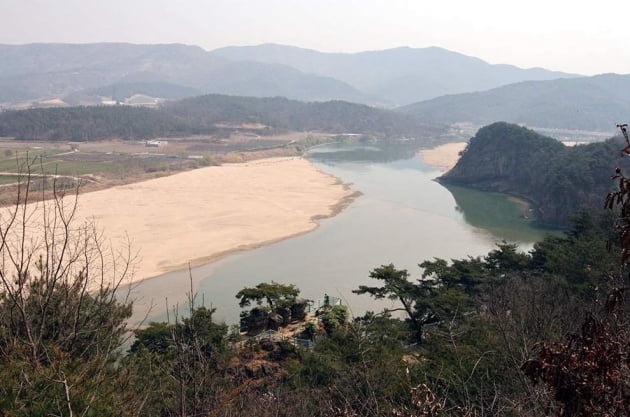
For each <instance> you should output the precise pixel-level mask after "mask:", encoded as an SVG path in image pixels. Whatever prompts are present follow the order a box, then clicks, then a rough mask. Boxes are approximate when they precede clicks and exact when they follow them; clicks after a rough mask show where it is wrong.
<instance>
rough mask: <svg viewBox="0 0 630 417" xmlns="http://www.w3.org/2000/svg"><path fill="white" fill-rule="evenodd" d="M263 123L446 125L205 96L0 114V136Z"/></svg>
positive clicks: (141, 134)
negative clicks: (155, 105)
mask: <svg viewBox="0 0 630 417" xmlns="http://www.w3.org/2000/svg"><path fill="white" fill-rule="evenodd" d="M247 123H257V124H262V125H265V126H267V127H269V128H270V130H271V131H277V130H296V131H321V132H329V133H360V134H372V135H375V136H381V137H383V136H388V137H392V136H394V137H395V136H399V137H409V136H426V135H427V134H431V133H436V132H441V130H442V127H440V126H438V125H435V124H430V123H424V122H418V121H417V120H415V119H414V118H413V117H411V116H408V115H404V114H399V113H395V112H393V111H389V110H384V109H377V108H374V107H369V106H366V105H362V104H354V103H349V102H345V101H328V102H324V103H319V102H315V103H304V102H300V101H295V100H289V99H286V98H281V97H274V98H255V97H239V96H224V95H216V94H212V95H206V96H200V97H194V98H189V99H184V100H181V101H177V102H170V103H167V104H165V105H164V106H163V107H161V108H159V109H147V108H138V107H130V106H86V107H66V108H51V109H30V110H19V111H6V112H2V113H0V136H12V137H16V138H19V139H38V140H75V141H88V140H95V139H107V138H123V139H145V138H153V137H165V136H166V137H168V136H186V135H192V134H208V133H213V132H215V131H216V130H217V125H220V124H228V125H241V124H247Z"/></svg>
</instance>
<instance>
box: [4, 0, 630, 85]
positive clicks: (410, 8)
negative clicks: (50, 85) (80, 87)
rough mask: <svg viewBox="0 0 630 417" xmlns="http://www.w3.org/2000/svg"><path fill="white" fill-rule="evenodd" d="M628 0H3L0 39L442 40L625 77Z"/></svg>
mask: <svg viewBox="0 0 630 417" xmlns="http://www.w3.org/2000/svg"><path fill="white" fill-rule="evenodd" d="M629 17H630V1H628V0H616V1H613V0H598V1H588V2H579V1H575V0H571V1H565V0H559V1H556V0H528V1H523V0H519V1H516V0H422V1H399V0H387V1H386V0H356V1H355V0H336V1H331V0H313V1H312V0H205V1H204V0H0V43H8V44H21V43H31V42H68V43H70V42H72V43H88V42H132V43H185V44H193V45H199V46H201V47H203V48H204V49H208V50H211V49H214V48H218V47H221V46H228V45H257V44H261V43H267V42H273V43H281V44H287V45H295V46H301V47H305V48H312V49H317V50H320V51H327V52H356V51H363V50H376V49H386V48H392V47H396V46H411V47H426V46H441V47H443V48H446V49H450V50H453V51H457V52H461V53H464V54H467V55H473V56H477V57H479V58H482V59H484V60H486V61H488V62H491V63H509V64H514V65H518V66H521V67H533V66H539V67H545V68H548V69H554V70H561V71H567V72H577V73H582V74H597V73H603V72H617V73H624V74H626V73H630V23H629V20H630V19H629Z"/></svg>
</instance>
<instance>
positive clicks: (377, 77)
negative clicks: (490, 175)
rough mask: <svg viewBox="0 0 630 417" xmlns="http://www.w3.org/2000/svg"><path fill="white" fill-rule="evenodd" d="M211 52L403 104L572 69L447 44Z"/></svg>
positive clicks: (245, 48) (264, 47) (548, 76)
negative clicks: (512, 61) (490, 56)
mask: <svg viewBox="0 0 630 417" xmlns="http://www.w3.org/2000/svg"><path fill="white" fill-rule="evenodd" d="M213 54H215V55H218V56H221V57H223V58H227V59H231V60H235V61H255V62H265V63H276V64H283V65H288V66H291V67H293V68H297V69H299V70H301V71H303V72H306V73H312V74H317V75H320V76H327V77H332V78H335V79H338V80H341V81H344V82H346V83H348V84H350V85H352V86H354V87H355V88H357V89H359V90H360V91H362V92H364V93H366V94H369V95H371V96H374V97H381V98H383V99H385V100H387V101H389V102H390V103H392V104H395V105H403V104H409V103H413V102H416V101H421V100H427V99H431V98H434V97H438V96H442V95H445V94H456V93H462V92H470V91H480V90H487V89H489V88H493V87H498V86H501V85H505V84H510V83H514V82H518V81H524V80H550V79H556V78H563V77H573V76H575V75H574V74H567V73H562V72H554V71H548V70H545V69H542V68H531V69H522V68H518V67H515V66H512V65H492V64H489V63H487V62H485V61H483V60H481V59H479V58H474V57H470V56H466V55H462V54H459V53H456V52H451V51H448V50H446V49H442V48H437V47H429V48H409V47H400V48H394V49H387V50H383V51H368V52H359V53H323V52H318V51H314V50H311V49H303V48H297V47H293V46H285V45H276V44H264V45H259V46H243V47H234V46H233V47H226V48H221V49H217V50H215V51H213Z"/></svg>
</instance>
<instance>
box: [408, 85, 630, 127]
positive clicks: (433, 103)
mask: <svg viewBox="0 0 630 417" xmlns="http://www.w3.org/2000/svg"><path fill="white" fill-rule="evenodd" d="M629 91H630V75H617V74H603V75H597V76H593V77H581V78H574V79H558V80H550V81H527V82H521V83H516V84H511V85H507V86H503V87H499V88H494V89H491V90H488V91H482V92H476V93H466V94H457V95H449V96H443V97H438V98H435V99H432V100H427V101H423V102H420V103H415V104H411V105H408V106H404V107H401V108H399V109H397V110H398V111H401V112H404V113H407V114H410V115H413V116H414V117H416V118H418V119H420V120H425V121H427V120H430V121H431V122H439V123H455V122H468V123H473V124H477V125H484V124H488V123H492V122H495V121H499V120H501V121H508V122H512V123H519V124H526V125H528V126H535V127H548V128H572V129H576V130H580V129H581V130H602V131H611V130H614V128H615V124H616V123H617V122H620V121H627V120H628V117H630V95H629V94H628V92H629Z"/></svg>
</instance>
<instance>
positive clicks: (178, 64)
mask: <svg viewBox="0 0 630 417" xmlns="http://www.w3.org/2000/svg"><path fill="white" fill-rule="evenodd" d="M137 82H143V83H146V82H152V83H156V82H159V83H164V82H166V83H170V84H176V85H180V86H182V87H186V88H192V89H196V90H199V91H200V92H202V93H224V94H246V95H251V96H287V97H290V98H295V99H302V100H330V99H345V100H351V101H369V99H368V98H367V97H366V96H365V95H364V94H362V93H360V92H359V91H357V90H356V89H355V88H353V87H351V86H349V85H348V84H346V83H343V82H341V81H338V80H333V79H331V78H329V77H323V76H317V75H312V74H304V73H302V72H300V71H298V70H296V69H294V68H290V67H287V66H284V65H279V64H267V63H259V62H231V61H229V60H226V59H224V58H220V57H218V56H216V55H213V54H209V53H208V52H206V51H204V50H203V49H201V48H199V47H196V46H187V45H177V44H172V45H133V44H108V43H100V44H84V45H69V44H31V45H17V46H16V45H0V102H8V103H15V102H19V101H22V100H29V99H35V98H50V97H63V96H66V95H69V94H71V93H74V92H77V91H81V90H86V89H97V88H102V87H105V86H109V85H112V84H117V83H137Z"/></svg>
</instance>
